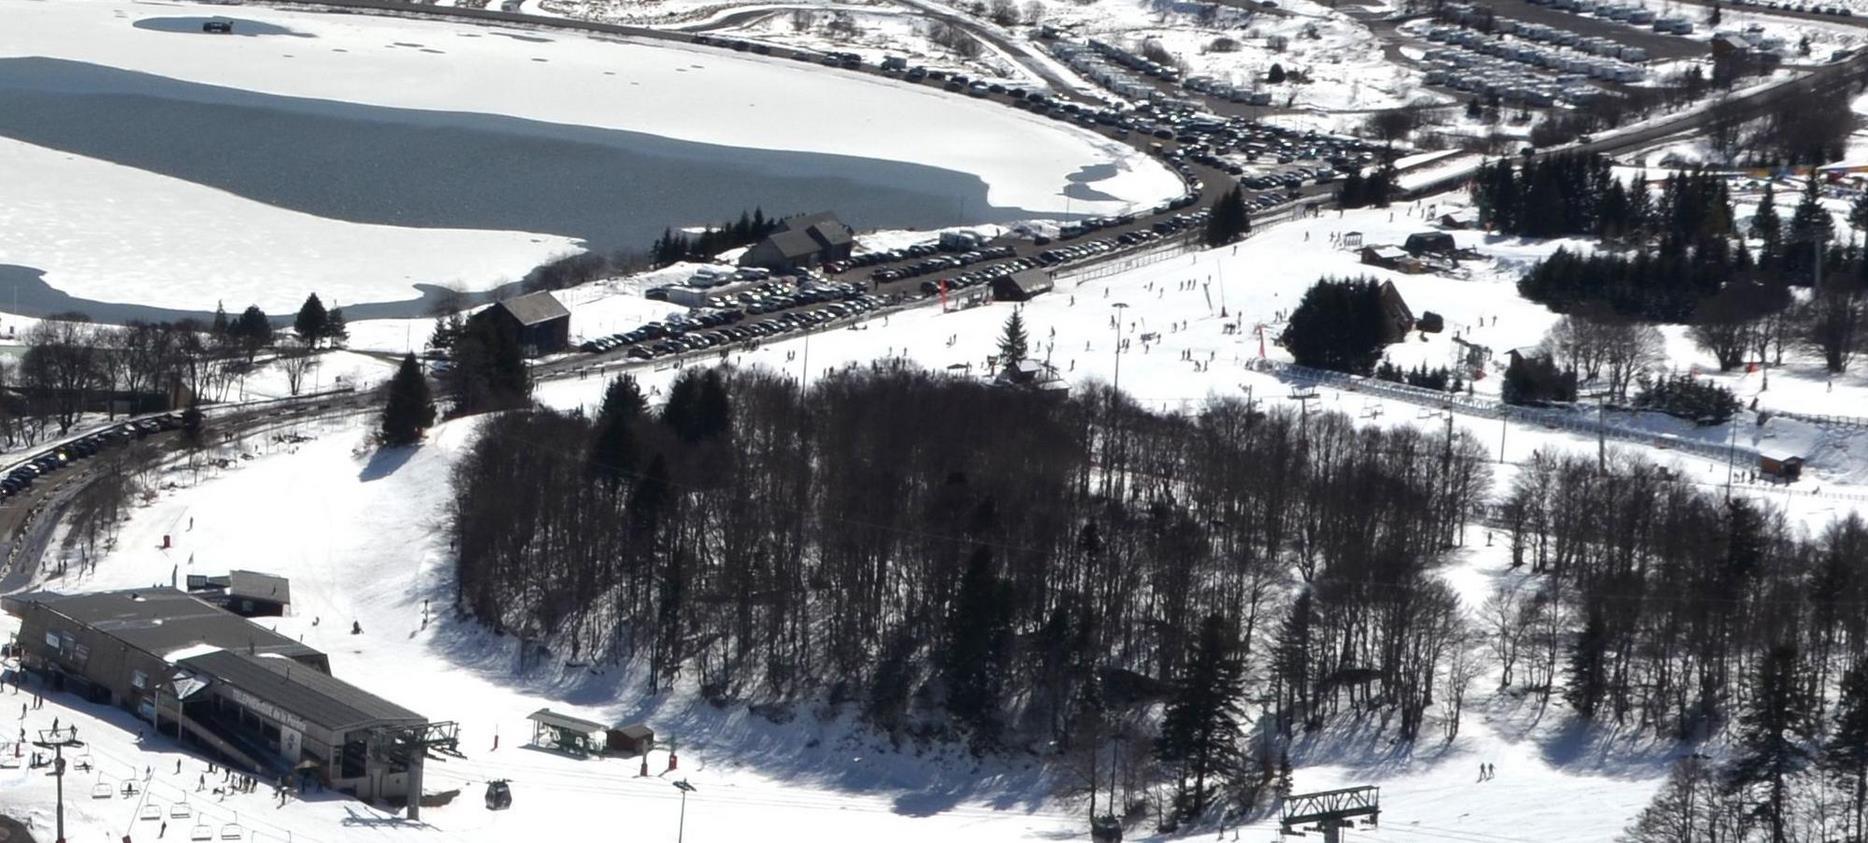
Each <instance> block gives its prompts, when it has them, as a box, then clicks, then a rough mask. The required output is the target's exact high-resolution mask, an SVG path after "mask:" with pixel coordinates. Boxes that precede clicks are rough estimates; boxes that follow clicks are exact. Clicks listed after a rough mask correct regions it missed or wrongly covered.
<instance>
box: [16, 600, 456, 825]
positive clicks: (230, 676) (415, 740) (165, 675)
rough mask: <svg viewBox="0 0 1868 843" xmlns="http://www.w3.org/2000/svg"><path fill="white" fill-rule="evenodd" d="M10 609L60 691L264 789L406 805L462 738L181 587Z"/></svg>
mask: <svg viewBox="0 0 1868 843" xmlns="http://www.w3.org/2000/svg"><path fill="white" fill-rule="evenodd" d="M236 573H239V574H250V575H252V576H250V577H247V576H241V577H235V576H233V575H230V576H229V577H228V578H226V579H227V580H228V584H227V589H228V590H229V591H240V592H242V593H244V592H247V591H252V590H259V591H261V592H263V593H265V594H268V595H272V594H276V593H277V592H276V590H277V589H279V588H280V587H281V586H280V583H282V582H283V581H282V580H280V578H276V577H268V576H266V575H261V574H254V573H253V572H236ZM216 579H220V578H216ZM274 580H279V582H274ZM278 596H289V595H286V594H282V595H278ZM0 604H3V605H4V608H5V610H6V611H7V612H8V613H9V614H12V615H14V616H16V617H18V618H19V619H20V633H19V638H18V640H17V641H16V642H15V647H16V649H17V651H18V653H19V657H20V664H21V666H22V667H24V668H25V669H27V670H30V671H32V672H34V673H37V674H39V675H40V676H42V677H44V679H45V681H46V682H47V684H48V685H50V687H52V688H53V689H55V690H65V691H71V692H74V693H77V694H79V695H80V696H82V697H84V698H85V699H86V700H89V701H91V702H94V703H99V704H104V705H115V706H119V707H121V708H124V709H128V710H129V711H132V712H135V714H136V715H137V717H139V718H140V719H142V720H145V721H148V722H149V723H151V724H154V726H155V728H156V730H157V731H159V732H161V733H163V734H172V735H174V736H175V737H176V738H177V739H178V740H179V741H181V742H182V743H183V744H184V745H187V746H190V747H192V748H194V749H196V750H199V751H201V752H202V753H203V754H205V755H208V756H209V757H212V758H215V759H217V760H219V761H221V762H223V763H226V764H227V765H228V766H229V767H230V768H233V769H236V770H242V771H245V772H249V773H252V774H254V775H256V776H258V777H259V778H261V779H262V780H266V781H276V780H283V779H286V778H287V777H294V778H296V779H297V780H298V781H299V783H300V784H301V785H307V784H310V783H311V782H312V781H314V780H315V781H317V782H319V783H321V784H322V785H323V786H325V787H328V788H330V789H332V790H336V791H340V792H346V793H351V794H354V795H356V796H358V797H361V798H364V799H377V798H386V799H392V800H395V799H406V798H408V797H409V796H410V795H411V794H418V793H420V792H421V759H422V757H423V756H424V754H425V752H424V751H423V750H421V749H420V748H421V747H423V746H425V745H434V744H437V743H451V739H452V733H451V731H449V732H448V734H447V735H446V736H445V738H446V740H436V739H434V735H435V731H434V727H435V725H436V724H430V723H429V722H428V721H427V719H426V718H424V717H422V716H421V715H420V714H417V713H415V712H413V711H410V710H409V709H406V708H403V707H402V706H399V705H396V704H395V703H392V702H389V701H388V700H385V699H383V698H381V697H378V696H376V695H374V694H371V693H369V692H367V691H364V690H363V689H361V688H358V687H356V686H354V685H351V684H350V683H348V682H345V681H343V680H341V679H338V678H336V677H334V676H332V675H331V672H330V671H331V665H330V660H329V658H328V657H326V656H325V654H324V653H321V652H319V651H318V650H316V649H314V648H312V647H308V646H306V645H304V644H303V643H300V642H298V641H295V640H293V639H291V638H288V637H286V636H284V635H280V634H278V633H277V632H273V631H272V630H269V629H267V628H265V627H263V626H260V625H258V624H256V623H254V622H252V621H250V620H247V619H246V618H242V617H240V616H238V615H235V614H233V613H232V612H229V611H227V610H226V609H223V608H221V607H219V606H215V605H213V604H211V603H209V602H207V601H205V600H202V599H200V598H198V597H196V596H194V595H190V594H186V593H183V592H181V591H177V590H175V589H173V588H149V589H124V590H119V591H103V592H95V593H91V594H70V595H67V594H59V593H56V592H50V591H36V592H29V593H26V594H19V595H13V596H9V597H7V598H5V599H4V601H0ZM444 725H447V726H449V728H450V729H451V724H444Z"/></svg>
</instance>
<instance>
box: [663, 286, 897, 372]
mask: <svg viewBox="0 0 1868 843" xmlns="http://www.w3.org/2000/svg"><path fill="white" fill-rule="evenodd" d="M881 306H882V300H881V299H879V298H876V297H875V296H868V295H860V296H857V297H855V298H850V299H844V300H842V301H834V302H831V303H830V304H827V305H825V306H823V307H818V308H813V309H810V310H793V311H790V312H788V313H785V314H783V315H780V316H778V317H776V318H773V319H766V320H762V321H759V322H749V323H746V324H743V325H728V326H725V327H718V328H714V329H712V330H702V329H690V330H687V331H684V332H682V333H678V334H674V335H672V336H669V337H667V338H665V339H661V340H657V341H654V342H646V343H641V344H638V345H636V346H635V347H633V348H631V349H629V351H628V354H627V356H628V357H630V358H632V359H635V360H653V359H655V358H657V357H666V356H668V355H671V354H681V353H684V352H689V351H703V350H705V349H709V348H717V347H719V346H723V345H730V344H732V343H736V342H749V341H752V340H757V339H763V338H765V337H777V336H784V335H785V334H790V333H794V332H797V331H802V330H805V329H807V328H812V327H815V326H818V325H822V324H824V323H827V322H832V321H835V320H837V319H844V318H847V317H851V316H855V315H857V314H859V313H867V312H869V311H871V310H874V309H876V308H878V307H881Z"/></svg>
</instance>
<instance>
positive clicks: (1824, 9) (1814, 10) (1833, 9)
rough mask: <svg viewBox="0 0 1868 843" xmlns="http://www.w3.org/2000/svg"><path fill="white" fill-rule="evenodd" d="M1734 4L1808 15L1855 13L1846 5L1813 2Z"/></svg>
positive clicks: (1737, 0)
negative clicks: (1826, 4)
mask: <svg viewBox="0 0 1868 843" xmlns="http://www.w3.org/2000/svg"><path fill="white" fill-rule="evenodd" d="M1732 4H1733V5H1735V6H1762V7H1764V8H1766V9H1779V10H1782V11H1786V12H1803V13H1804V14H1810V15H1835V16H1836V17H1843V18H1852V17H1855V13H1854V12H1852V11H1850V10H1849V7H1847V6H1823V5H1818V4H1815V3H1794V2H1780V0H1732Z"/></svg>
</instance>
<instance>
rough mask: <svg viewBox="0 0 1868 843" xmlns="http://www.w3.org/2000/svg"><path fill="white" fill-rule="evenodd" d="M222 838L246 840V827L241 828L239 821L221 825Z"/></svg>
mask: <svg viewBox="0 0 1868 843" xmlns="http://www.w3.org/2000/svg"><path fill="white" fill-rule="evenodd" d="M221 839H222V840H245V839H246V829H244V828H241V827H240V824H239V823H228V824H226V825H223V826H221Z"/></svg>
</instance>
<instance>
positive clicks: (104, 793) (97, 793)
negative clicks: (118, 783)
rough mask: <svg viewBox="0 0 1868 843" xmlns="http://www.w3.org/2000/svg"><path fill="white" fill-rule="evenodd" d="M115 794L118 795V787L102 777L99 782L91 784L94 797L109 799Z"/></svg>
mask: <svg viewBox="0 0 1868 843" xmlns="http://www.w3.org/2000/svg"><path fill="white" fill-rule="evenodd" d="M115 795H117V789H116V788H114V787H111V786H110V782H107V781H104V780H103V779H102V778H99V779H98V780H97V784H94V785H91V798H92V799H109V798H110V797H112V796H115Z"/></svg>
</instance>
